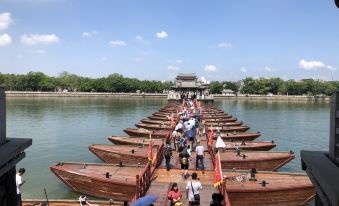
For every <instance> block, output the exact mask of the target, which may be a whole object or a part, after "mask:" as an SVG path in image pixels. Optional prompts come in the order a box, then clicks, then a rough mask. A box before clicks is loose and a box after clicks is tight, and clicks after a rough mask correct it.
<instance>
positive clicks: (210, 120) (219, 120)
mask: <svg viewBox="0 0 339 206" xmlns="http://www.w3.org/2000/svg"><path fill="white" fill-rule="evenodd" d="M203 120H204V121H205V122H206V124H207V125H208V124H209V123H210V122H212V123H214V122H216V123H219V122H235V121H237V120H238V119H237V118H233V117H232V118H225V119H218V118H217V119H203Z"/></svg>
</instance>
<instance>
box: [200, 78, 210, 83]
mask: <svg viewBox="0 0 339 206" xmlns="http://www.w3.org/2000/svg"><path fill="white" fill-rule="evenodd" d="M200 80H201V81H202V82H203V83H204V84H209V83H211V81H207V80H206V78H205V77H200Z"/></svg>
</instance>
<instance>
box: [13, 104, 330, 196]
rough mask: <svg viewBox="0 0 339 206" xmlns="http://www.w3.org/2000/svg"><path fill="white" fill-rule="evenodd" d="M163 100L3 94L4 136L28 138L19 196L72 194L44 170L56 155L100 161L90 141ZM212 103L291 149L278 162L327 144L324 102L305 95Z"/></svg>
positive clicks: (130, 123) (117, 130)
mask: <svg viewBox="0 0 339 206" xmlns="http://www.w3.org/2000/svg"><path fill="white" fill-rule="evenodd" d="M166 103H167V101H166V99H138V98H135V99H134V98H133V99H118V98H104V97H100V98H93V97H92V98H8V99H7V136H8V137H20V138H32V139H33V145H32V146H31V147H29V148H28V149H27V150H26V158H25V159H23V160H22V161H21V162H20V163H19V164H18V166H17V167H18V168H20V167H25V168H26V173H25V175H24V177H23V178H24V179H25V180H26V184H25V185H24V186H23V188H22V192H23V197H24V198H44V193H43V189H44V188H46V190H47V193H48V197H49V198H53V199H54V198H77V197H78V196H79V194H78V193H75V192H72V191H70V190H69V189H68V188H67V187H66V186H65V185H64V184H63V183H62V182H61V181H59V179H57V178H56V177H55V176H54V175H53V174H52V173H51V172H50V170H49V166H51V165H53V164H55V163H56V162H58V161H71V162H97V163H98V162H101V160H99V159H98V158H97V157H96V156H95V155H94V154H92V153H91V152H90V151H89V150H88V146H89V145H90V144H93V143H100V144H110V142H109V141H108V140H107V137H108V136H110V135H113V134H118V135H119V134H121V135H124V132H123V131H122V129H123V128H126V127H134V124H135V123H137V122H138V121H139V120H140V119H142V118H145V117H147V116H149V115H151V114H152V113H153V112H155V111H157V110H158V109H159V108H160V107H162V106H163V105H165V104H166ZM215 104H216V106H218V107H219V108H221V109H223V110H224V111H226V112H228V113H230V114H232V115H233V116H235V117H237V118H238V119H239V120H242V121H244V123H245V124H246V125H248V126H250V127H251V129H250V130H249V131H260V132H261V133H262V136H261V137H260V138H258V139H257V140H258V141H260V140H261V141H264V140H274V141H275V142H276V143H277V147H276V148H275V149H274V150H276V151H278V150H279V151H290V150H292V151H294V152H295V154H296V158H295V159H294V160H293V161H291V162H290V163H288V164H287V165H285V166H284V167H283V168H281V169H280V170H279V171H284V172H303V171H302V170H301V163H300V162H301V161H300V150H303V149H305V150H328V140H329V111H330V109H329V103H328V102H311V101H258V100H217V101H216V102H215Z"/></svg>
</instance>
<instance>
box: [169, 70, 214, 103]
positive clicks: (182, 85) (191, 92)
mask: <svg viewBox="0 0 339 206" xmlns="http://www.w3.org/2000/svg"><path fill="white" fill-rule="evenodd" d="M171 89H172V90H171V91H169V93H168V99H169V100H179V99H182V98H196V99H199V100H207V99H213V97H212V96H210V94H209V91H208V89H207V88H206V86H204V85H203V82H202V81H199V80H198V77H197V76H196V75H195V73H191V74H182V73H179V74H178V75H177V76H176V78H175V81H174V85H173V86H172V87H171Z"/></svg>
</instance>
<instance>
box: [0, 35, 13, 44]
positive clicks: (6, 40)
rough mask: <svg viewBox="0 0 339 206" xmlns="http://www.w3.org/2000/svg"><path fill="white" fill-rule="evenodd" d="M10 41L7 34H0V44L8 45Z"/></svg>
mask: <svg viewBox="0 0 339 206" xmlns="http://www.w3.org/2000/svg"><path fill="white" fill-rule="evenodd" d="M11 43H12V38H11V36H9V35H8V34H2V35H1V34H0V46H8V45H10V44H11Z"/></svg>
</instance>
